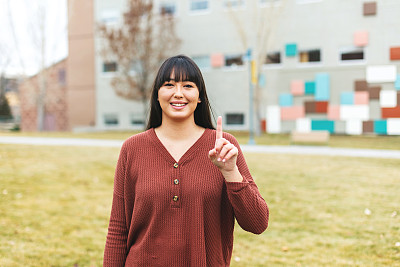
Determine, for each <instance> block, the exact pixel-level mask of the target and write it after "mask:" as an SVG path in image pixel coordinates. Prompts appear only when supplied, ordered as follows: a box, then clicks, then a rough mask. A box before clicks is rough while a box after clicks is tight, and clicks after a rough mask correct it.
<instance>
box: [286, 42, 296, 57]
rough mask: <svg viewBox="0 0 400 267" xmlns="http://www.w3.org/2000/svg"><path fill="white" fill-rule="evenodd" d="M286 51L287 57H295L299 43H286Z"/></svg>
mask: <svg viewBox="0 0 400 267" xmlns="http://www.w3.org/2000/svg"><path fill="white" fill-rule="evenodd" d="M285 52H286V56H287V57H295V56H296V55H297V44H295V43H290V44H286V46H285Z"/></svg>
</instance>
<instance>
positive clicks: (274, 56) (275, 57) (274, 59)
mask: <svg viewBox="0 0 400 267" xmlns="http://www.w3.org/2000/svg"><path fill="white" fill-rule="evenodd" d="M265 63H266V64H279V63H281V52H271V53H268V54H267V58H266V60H265Z"/></svg>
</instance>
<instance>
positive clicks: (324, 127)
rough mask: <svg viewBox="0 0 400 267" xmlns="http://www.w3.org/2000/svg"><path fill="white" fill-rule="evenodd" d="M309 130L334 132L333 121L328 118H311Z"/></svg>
mask: <svg viewBox="0 0 400 267" xmlns="http://www.w3.org/2000/svg"><path fill="white" fill-rule="evenodd" d="M311 130H313V131H329V132H330V133H334V132H335V122H334V121H330V120H311Z"/></svg>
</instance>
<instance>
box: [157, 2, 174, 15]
mask: <svg viewBox="0 0 400 267" xmlns="http://www.w3.org/2000/svg"><path fill="white" fill-rule="evenodd" d="M160 13H161V14H163V15H165V14H167V15H175V14H176V4H175V2H161V4H160Z"/></svg>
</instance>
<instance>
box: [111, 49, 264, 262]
mask: <svg viewBox="0 0 400 267" xmlns="http://www.w3.org/2000/svg"><path fill="white" fill-rule="evenodd" d="M147 129H148V130H147V131H145V132H143V133H140V134H137V135H134V136H132V137H130V138H129V139H128V140H126V141H125V142H124V144H123V146H122V148H121V152H120V157H119V160H118V164H117V167H116V171H115V180H114V195H113V204H112V210H111V217H110V223H109V228H108V235H107V242H106V247H105V252H104V266H113V267H115V266H146V267H147V266H173V267H176V266H178V267H179V266H213V267H214V266H229V264H230V260H231V256H232V246H233V229H234V222H235V221H234V219H235V218H236V220H237V221H238V223H239V225H240V226H241V227H242V228H243V229H244V230H247V231H250V232H253V233H256V234H260V233H262V232H263V231H264V230H265V229H266V228H267V226H268V207H267V204H266V203H265V201H264V199H263V198H262V197H261V195H260V193H259V191H258V189H257V186H256V184H255V183H254V181H253V179H252V177H251V175H250V173H249V170H248V168H247V165H246V162H245V160H244V157H243V154H242V152H241V151H240V147H239V144H238V142H237V141H236V139H235V138H234V137H233V136H232V135H229V134H227V133H222V119H221V117H219V118H218V121H217V130H214V127H213V125H212V121H211V115H210V104H209V102H208V98H207V94H206V87H205V84H204V81H203V77H202V75H201V72H200V70H199V68H198V67H197V65H196V64H195V63H194V62H193V61H192V60H191V59H190V58H188V57H186V56H182V55H179V56H175V57H172V58H169V59H167V60H166V61H165V62H164V63H163V64H162V66H161V67H160V70H159V71H158V74H157V77H156V79H155V82H154V85H153V91H152V95H151V107H150V118H149V121H148V125H147Z"/></svg>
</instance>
